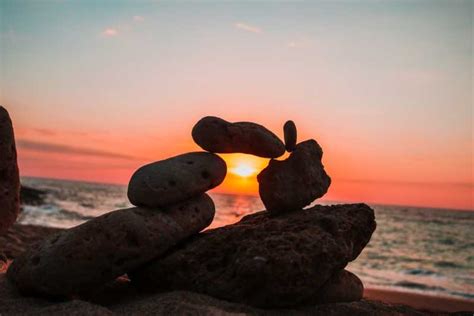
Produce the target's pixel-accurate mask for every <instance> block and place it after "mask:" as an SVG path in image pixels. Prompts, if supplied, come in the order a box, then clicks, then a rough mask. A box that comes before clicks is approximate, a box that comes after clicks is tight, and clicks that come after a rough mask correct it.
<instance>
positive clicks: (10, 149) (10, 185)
mask: <svg viewBox="0 0 474 316" xmlns="http://www.w3.org/2000/svg"><path fill="white" fill-rule="evenodd" d="M19 211H20V175H19V172H18V164H17V158H16V146H15V135H14V132H13V125H12V121H11V119H10V115H9V114H8V111H7V110H6V109H5V108H4V107H3V106H0V235H3V234H4V233H6V231H7V230H8V228H9V227H10V226H11V225H12V224H13V223H14V222H15V221H16V218H17V216H18V213H19Z"/></svg>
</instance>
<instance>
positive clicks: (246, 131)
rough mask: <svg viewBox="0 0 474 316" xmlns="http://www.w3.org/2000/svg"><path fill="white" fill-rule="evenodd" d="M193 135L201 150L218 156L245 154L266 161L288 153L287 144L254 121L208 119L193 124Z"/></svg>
mask: <svg viewBox="0 0 474 316" xmlns="http://www.w3.org/2000/svg"><path fill="white" fill-rule="evenodd" d="M192 136H193V139H194V141H195V142H196V144H198V145H199V146H201V148H203V149H205V150H207V151H210V152H215V153H244V154H252V155H255V156H260V157H266V158H276V157H280V156H281V155H283V154H284V153H285V145H284V144H283V142H282V141H281V140H280V139H279V138H278V137H277V136H276V135H275V134H273V133H272V132H271V131H269V130H268V129H266V128H265V127H263V126H262V125H259V124H256V123H251V122H236V123H230V122H227V121H225V120H223V119H221V118H218V117H214V116H206V117H204V118H202V119H201V120H200V121H199V122H197V123H196V125H194V127H193V131H192Z"/></svg>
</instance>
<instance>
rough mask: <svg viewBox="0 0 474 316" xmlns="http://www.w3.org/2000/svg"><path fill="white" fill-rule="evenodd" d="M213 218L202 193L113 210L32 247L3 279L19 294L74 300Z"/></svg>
mask: <svg viewBox="0 0 474 316" xmlns="http://www.w3.org/2000/svg"><path fill="white" fill-rule="evenodd" d="M213 218H214V203H213V202H212V200H211V198H210V197H209V196H207V195H206V194H203V195H201V196H200V197H198V198H195V199H192V200H189V201H186V202H182V203H179V204H176V205H173V206H169V207H166V208H164V209H144V208H129V209H123V210H118V211H113V212H110V213H107V214H104V215H102V216H99V217H97V218H95V219H92V220H90V221H88V222H86V223H84V224H82V225H79V226H76V227H74V228H71V229H68V230H65V231H62V232H60V233H58V234H55V235H52V236H50V237H48V238H47V239H45V240H43V241H42V242H41V243H38V244H35V245H33V246H32V247H30V248H29V249H28V250H27V251H26V252H25V253H23V254H22V255H20V256H19V257H17V258H16V259H15V260H14V261H13V263H12V265H11V266H10V268H9V269H8V273H7V275H8V277H9V279H10V280H11V281H12V282H13V283H14V284H15V285H16V287H17V288H18V289H19V290H20V291H21V292H22V293H24V294H37V295H43V296H51V297H68V296H71V295H78V294H81V293H82V292H85V291H89V290H91V289H94V288H96V287H98V286H101V285H103V284H105V283H107V282H109V281H112V280H114V279H115V278H117V277H118V276H120V275H123V274H124V273H126V272H128V271H130V270H133V269H136V268H137V267H139V266H140V265H142V264H144V263H146V262H148V261H149V260H151V259H153V258H155V257H157V256H158V255H160V254H163V253H164V252H165V251H167V250H168V249H170V248H171V247H173V246H175V245H176V244H177V243H178V242H180V241H181V240H183V239H185V238H187V237H189V236H191V235H193V234H196V233H198V232H199V231H201V230H202V229H204V228H206V227H207V226H208V225H209V224H211V222H212V219H213Z"/></svg>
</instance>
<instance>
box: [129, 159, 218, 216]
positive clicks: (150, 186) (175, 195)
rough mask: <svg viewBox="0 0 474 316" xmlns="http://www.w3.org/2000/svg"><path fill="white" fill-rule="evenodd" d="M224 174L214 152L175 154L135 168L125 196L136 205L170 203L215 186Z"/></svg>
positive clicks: (150, 205)
mask: <svg viewBox="0 0 474 316" xmlns="http://www.w3.org/2000/svg"><path fill="white" fill-rule="evenodd" d="M226 173H227V166H226V164H225V161H224V160H223V159H222V158H220V157H219V156H217V155H215V154H212V153H208V152H193V153H187V154H183V155H178V156H175V157H172V158H168V159H165V160H161V161H157V162H154V163H151V164H148V165H145V166H143V167H141V168H139V169H138V170H137V171H135V173H134V174H133V176H132V178H131V179H130V183H129V185H128V199H129V200H130V202H131V203H132V204H133V205H136V206H146V207H157V206H158V207H159V206H166V205H170V204H174V203H177V202H180V201H183V200H187V199H190V198H192V197H195V196H198V195H200V194H202V193H204V192H206V191H207V190H210V189H212V188H214V187H216V186H218V185H219V184H220V183H221V182H222V181H223V180H224V178H225V175H226Z"/></svg>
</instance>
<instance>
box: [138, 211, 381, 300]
mask: <svg viewBox="0 0 474 316" xmlns="http://www.w3.org/2000/svg"><path fill="white" fill-rule="evenodd" d="M375 226H376V225H375V219H374V212H373V210H372V209H371V208H370V207H368V206H367V205H365V204H350V205H334V206H315V207H312V208H309V209H305V210H300V211H298V212H289V213H285V214H282V215H280V216H269V213H268V212H259V213H256V214H252V215H248V216H246V217H244V218H243V219H242V220H241V221H240V222H238V223H236V224H233V225H228V226H225V227H221V228H216V229H212V230H207V231H205V232H203V233H201V234H199V235H197V236H195V237H193V238H192V239H190V240H189V241H188V242H187V243H183V244H181V246H180V247H177V248H175V249H174V250H173V251H170V252H169V254H168V255H166V256H164V257H160V258H157V259H155V260H153V261H152V262H150V263H148V264H146V265H145V266H143V267H141V268H140V269H138V270H136V271H134V272H133V273H131V274H129V275H130V276H131V278H132V281H133V282H134V283H135V284H137V285H138V286H140V287H143V288H147V289H151V290H189V291H196V292H199V293H204V294H208V295H211V296H214V297H217V298H221V299H225V300H229V301H234V302H239V303H244V304H251V305H254V306H261V307H281V306H292V305H298V304H311V303H317V302H318V298H317V295H316V294H318V293H319V292H318V291H319V289H320V288H321V287H322V286H323V285H324V284H325V283H326V282H327V281H328V280H329V279H330V278H331V276H332V275H333V274H334V273H335V272H336V271H339V270H342V269H344V267H345V266H346V265H347V263H348V262H349V261H352V260H354V259H355V258H356V257H357V256H358V255H359V253H360V252H361V251H362V249H363V248H364V247H365V245H366V244H367V243H368V242H369V240H370V237H371V235H372V233H373V231H374V230H375Z"/></svg>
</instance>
